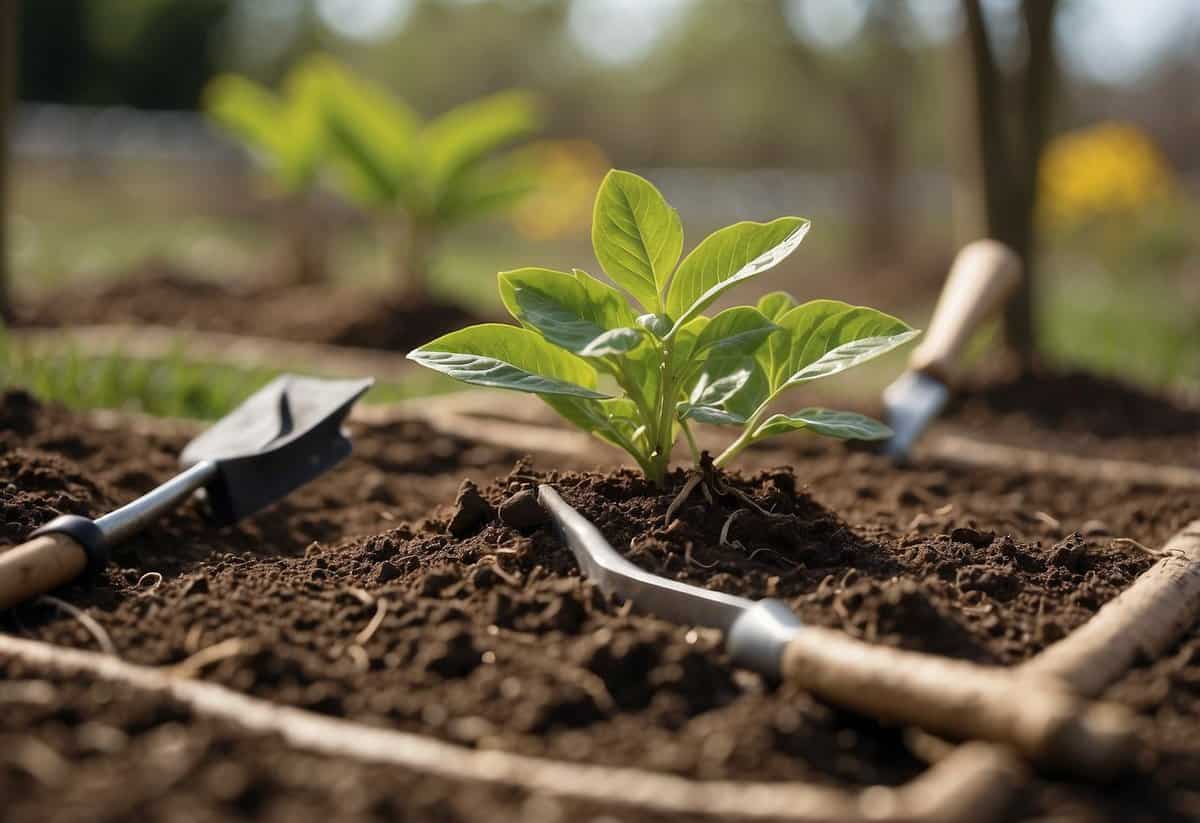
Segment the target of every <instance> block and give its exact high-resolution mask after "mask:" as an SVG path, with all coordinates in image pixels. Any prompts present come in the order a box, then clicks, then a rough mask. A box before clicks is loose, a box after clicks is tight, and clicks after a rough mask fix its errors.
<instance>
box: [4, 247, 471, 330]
mask: <svg viewBox="0 0 1200 823" xmlns="http://www.w3.org/2000/svg"><path fill="white" fill-rule="evenodd" d="M476 320H478V317H477V316H476V315H475V314H473V313H472V312H471V311H469V310H468V309H465V308H463V307H461V306H458V305H454V304H451V303H446V302H441V301H431V302H427V303H418V302H413V301H411V300H408V301H403V302H400V301H397V300H394V299H392V298H390V297H389V296H388V295H386V294H381V293H379V292H378V291H375V290H371V289H366V288H361V287H353V286H347V285H345V284H321V285H313V286H300V285H296V284H294V283H272V282H270V281H267V280H261V281H257V282H256V281H249V282H245V283H243V284H240V285H239V284H234V283H227V282H221V281H215V280H207V279H202V278H199V277H197V276H195V275H192V274H188V273H186V272H181V271H178V270H176V269H174V268H171V267H169V266H167V265H165V264H156V263H149V264H147V265H145V266H143V267H142V268H141V269H140V270H138V271H136V272H134V273H132V274H131V275H130V276H128V277H121V278H118V279H114V280H107V281H104V282H101V283H96V284H90V285H75V286H73V287H72V288H71V299H70V300H63V299H62V298H61V296H59V295H58V294H52V295H48V296H46V297H44V298H41V299H36V300H30V301H28V302H26V303H24V304H21V305H18V306H17V317H16V322H17V324H19V325H23V326H34V327H39V326H40V327H54V328H57V327H72V326H91V325H103V326H115V325H127V326H140V325H153V326H164V327H170V328H173V329H176V330H198V331H210V332H223V333H226V334H237V335H246V336H249V337H259V338H263V337H265V338H277V339H280V340H291V341H297V342H303V343H325V344H331V345H336V346H347V347H353V348H370V349H386V350H391V351H408V350H409V349H411V348H413V347H414V346H417V345H420V344H421V343H424V342H425V341H427V340H429V339H431V338H434V337H437V336H438V335H440V334H443V333H445V332H447V331H450V330H451V329H455V328H458V327H460V326H463V325H464V324H467V323H471V322H475V321H476Z"/></svg>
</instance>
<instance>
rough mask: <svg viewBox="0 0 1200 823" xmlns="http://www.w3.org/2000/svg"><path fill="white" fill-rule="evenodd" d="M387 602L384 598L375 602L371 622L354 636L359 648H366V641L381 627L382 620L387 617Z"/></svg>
mask: <svg viewBox="0 0 1200 823" xmlns="http://www.w3.org/2000/svg"><path fill="white" fill-rule="evenodd" d="M387 610H388V602H387V598H386V597H381V598H379V599H378V600H376V601H375V616H374V617H372V618H371V622H370V623H368V624H367V625H366V627H365V628H364V629H363V630H362V631H361V632H359V633H358V634H356V635H354V642H355V644H356V645H359V646H366V645H367V641H368V640H370V639H371V637H372V636H373V635H374V634H375V632H376V631H378V630H379V627H380V626H381V625H383V618H384V617H385V616H387Z"/></svg>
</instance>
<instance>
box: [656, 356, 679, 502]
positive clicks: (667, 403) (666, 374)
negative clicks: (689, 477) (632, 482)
mask: <svg viewBox="0 0 1200 823" xmlns="http://www.w3.org/2000/svg"><path fill="white" fill-rule="evenodd" d="M671 349H672V346H671V342H670V341H669V340H664V341H663V347H662V349H661V356H662V365H661V366H660V369H661V372H662V381H661V385H660V386H659V394H658V410H657V411H658V415H657V418H658V419H657V421H656V422H655V425H654V429H653V431H652V435H653V437H652V442H653V443H654V444H655V448H654V452H653V454H652V455H651V459H652V461H653V465H654V474H653V476H651V477H650V480H651V481H652V482H653V483H654V484H655V485H657V486H661V485H662V484H663V480H664V479H665V477H666V474H667V466H668V465H669V464H670V462H671V447H672V446H673V445H675V375H674V374H673V373H672V372H671Z"/></svg>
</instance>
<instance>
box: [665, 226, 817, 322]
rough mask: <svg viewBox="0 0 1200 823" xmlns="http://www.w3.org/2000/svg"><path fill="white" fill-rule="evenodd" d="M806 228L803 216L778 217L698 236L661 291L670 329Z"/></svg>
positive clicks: (785, 251) (788, 248) (770, 262)
mask: <svg viewBox="0 0 1200 823" xmlns="http://www.w3.org/2000/svg"><path fill="white" fill-rule="evenodd" d="M808 226H809V222H808V221H807V220H804V219H803V218H800V217H781V218H779V219H778V220H773V221H771V222H770V223H749V222H744V223H735V224H734V225H732V226H726V227H725V228H723V229H720V230H718V231H715V232H713V233H712V234H710V235H709V236H708V237H706V238H704V240H703V241H701V243H700V245H698V246H696V248H694V249H693V250H692V252H691V254H689V255H688V256H687V257H685V258H684V260H683V262H682V263H681V264H680V265H679V271H677V272H676V273H675V278H674V279H673V280H672V281H671V288H670V290H669V291H668V292H667V314H668V315H670V316H671V317H673V318H675V328H677V329H678V328H682V326H683V325H684V324H686V323H687V322H688V321H689V320H691V319H692V318H693V317H695V316H696V315H698V314H700V312H702V311H704V310H705V309H706V308H708V306H709V305H710V304H711V303H712V302H713V301H714V300H716V299H717V298H718V297H720V296H721V294H722V293H723V292H725V291H726V290H727V289H730V288H732V287H733V286H735V285H737V284H738V283H741V282H743V281H745V280H749V279H750V278H752V277H755V276H757V275H759V274H762V273H763V272H764V271H767V270H768V269H770V268H771V267H773V266H774V265H775V264H777V263H779V262H780V261H781V260H783V259H784V258H785V257H787V256H788V255H789V254H791V253H792V252H793V251H795V250H796V247H797V246H799V245H800V241H801V240H803V239H804V235H805V234H806V233H807V232H808Z"/></svg>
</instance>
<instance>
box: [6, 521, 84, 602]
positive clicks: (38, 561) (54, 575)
mask: <svg viewBox="0 0 1200 823" xmlns="http://www.w3.org/2000/svg"><path fill="white" fill-rule="evenodd" d="M87 565H88V555H87V551H86V550H85V549H84V548H83V546H81V545H79V544H78V543H76V542H75V541H74V540H73V539H72V538H71V537H70V536H68V535H66V534H63V533H62V532H50V533H49V534H43V535H40V536H38V537H35V538H33V539H32V540H30V541H28V542H26V543H22V544H21V545H20V546H14V547H13V548H11V549H8V550H7V551H5V552H3V553H2V554H0V610H3V609H8V608H11V607H13V606H16V605H17V604H19V603H24V602H25V601H26V600H29V599H30V598H32V597H36V596H37V595H39V594H45V593H46V592H48V591H50V590H51V589H56V588H58V587H59V586H61V585H63V584H64V583H70V582H71V581H72V580H74V579H75V578H76V577H78V576H79V575H81V574H83V572H84V570H85V569H86V568H87Z"/></svg>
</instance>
